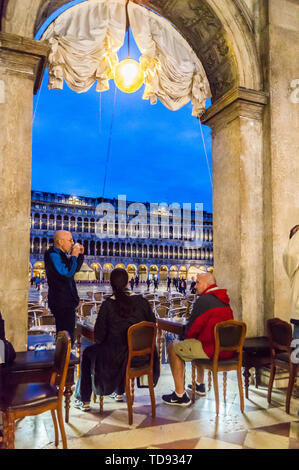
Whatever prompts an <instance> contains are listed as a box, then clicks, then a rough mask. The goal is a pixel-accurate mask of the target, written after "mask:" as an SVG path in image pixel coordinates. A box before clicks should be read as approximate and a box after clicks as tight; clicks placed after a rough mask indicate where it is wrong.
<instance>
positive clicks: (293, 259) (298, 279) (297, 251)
mask: <svg viewBox="0 0 299 470" xmlns="http://www.w3.org/2000/svg"><path fill="white" fill-rule="evenodd" d="M283 265H284V268H285V270H286V273H287V275H288V278H289V280H290V283H291V305H290V317H291V323H293V324H294V339H299V225H295V227H293V228H292V229H291V231H290V237H289V243H288V246H287V247H286V249H285V251H284V253H283Z"/></svg>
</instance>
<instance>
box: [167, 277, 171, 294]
mask: <svg viewBox="0 0 299 470" xmlns="http://www.w3.org/2000/svg"><path fill="white" fill-rule="evenodd" d="M167 290H168V291H169V292H170V291H171V279H170V277H169V276H168V278H167Z"/></svg>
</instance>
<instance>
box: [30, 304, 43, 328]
mask: <svg viewBox="0 0 299 470" xmlns="http://www.w3.org/2000/svg"><path fill="white" fill-rule="evenodd" d="M43 315H44V309H43V308H42V307H39V308H29V309H28V320H29V323H31V324H32V325H34V326H40V318H41V317H42V316H43Z"/></svg>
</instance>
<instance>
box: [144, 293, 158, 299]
mask: <svg viewBox="0 0 299 470" xmlns="http://www.w3.org/2000/svg"><path fill="white" fill-rule="evenodd" d="M143 296H144V297H145V298H146V299H147V300H155V298H156V296H155V294H144V295H143Z"/></svg>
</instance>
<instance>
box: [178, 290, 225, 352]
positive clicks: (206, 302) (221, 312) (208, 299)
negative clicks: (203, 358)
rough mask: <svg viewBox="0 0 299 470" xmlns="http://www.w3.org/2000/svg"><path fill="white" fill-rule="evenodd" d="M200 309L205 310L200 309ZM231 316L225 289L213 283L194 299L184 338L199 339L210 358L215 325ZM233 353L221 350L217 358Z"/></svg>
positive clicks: (213, 345) (213, 347)
mask: <svg viewBox="0 0 299 470" xmlns="http://www.w3.org/2000/svg"><path fill="white" fill-rule="evenodd" d="M207 308H208V309H207ZM202 309H204V310H205V311H201V310H202ZM233 318H234V317H233V312H232V309H231V308H230V306H229V297H228V295H227V291H226V289H219V288H218V287H217V286H216V284H214V285H212V286H210V287H208V289H206V290H205V291H204V292H203V293H202V294H201V296H200V297H199V299H198V300H197V301H196V303H195V305H194V308H193V311H192V314H191V318H190V323H189V326H188V327H187V332H186V336H185V338H186V339H190V338H195V339H197V340H198V341H200V342H201V343H202V347H203V350H204V352H205V353H206V355H207V356H208V357H209V358H212V357H213V356H214V353H215V338H214V327H215V325H216V324H217V323H220V322H223V321H226V320H233ZM233 355H234V352H230V351H223V352H221V353H220V354H219V359H230V358H231V357H233Z"/></svg>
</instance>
